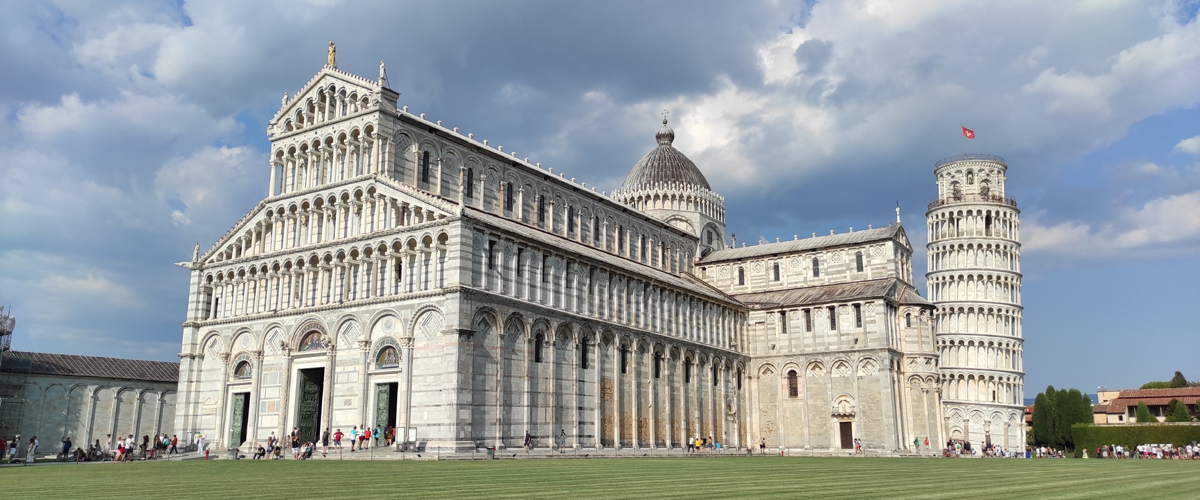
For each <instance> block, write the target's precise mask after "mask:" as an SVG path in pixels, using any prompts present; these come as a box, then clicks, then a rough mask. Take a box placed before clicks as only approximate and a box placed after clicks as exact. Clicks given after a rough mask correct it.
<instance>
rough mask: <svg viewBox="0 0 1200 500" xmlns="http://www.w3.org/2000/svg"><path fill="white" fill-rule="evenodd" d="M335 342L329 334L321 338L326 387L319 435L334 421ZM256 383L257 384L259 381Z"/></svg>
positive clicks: (322, 397) (323, 390) (323, 393)
mask: <svg viewBox="0 0 1200 500" xmlns="http://www.w3.org/2000/svg"><path fill="white" fill-rule="evenodd" d="M335 335H336V334H335ZM335 342H336V341H335V339H334V338H331V337H329V336H326V337H325V338H323V339H321V343H322V344H324V346H325V380H324V382H323V383H324V384H325V387H323V388H322V391H321V422H320V425H319V427H318V428H317V436H318V437H320V436H321V433H322V432H323V431H326V430H329V428H330V425H331V424H332V423H333V381H334V380H335V379H334V371H335V370H337V344H336V343H335ZM255 384H256V385H257V382H255ZM256 392H257V391H256Z"/></svg>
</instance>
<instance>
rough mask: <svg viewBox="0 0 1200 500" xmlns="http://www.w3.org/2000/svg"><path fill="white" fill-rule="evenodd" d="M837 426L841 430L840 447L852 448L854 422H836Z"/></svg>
mask: <svg viewBox="0 0 1200 500" xmlns="http://www.w3.org/2000/svg"><path fill="white" fill-rule="evenodd" d="M838 427H839V430H841V431H842V449H843V450H852V449H854V422H838Z"/></svg>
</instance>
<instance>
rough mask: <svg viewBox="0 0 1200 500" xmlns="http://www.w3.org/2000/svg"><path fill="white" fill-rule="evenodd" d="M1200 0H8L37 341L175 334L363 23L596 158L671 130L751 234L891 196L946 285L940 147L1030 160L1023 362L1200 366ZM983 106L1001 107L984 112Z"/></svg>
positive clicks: (1092, 371) (170, 351) (15, 167)
mask: <svg viewBox="0 0 1200 500" xmlns="http://www.w3.org/2000/svg"><path fill="white" fill-rule="evenodd" d="M1198 10H1200V2H1197V1H1194V0H1193V1H1122V0H1086V1H1070V0H1062V1H1056V2H1045V1H1020V0H1014V1H1005V2H962V1H958V0H944V1H943V0H929V1H918V2H913V1H886V0H858V1H855V0H850V1H843V2H811V1H809V2H803V1H802V2H786V1H767V2H750V1H739V2H706V1H695V0H693V1H687V2H659V1H650V2H646V1H641V2H632V1H631V2H625V1H606V2H591V3H586V4H585V3H582V2H539V1H516V2H467V1H439V2H398V1H383V2H341V1H337V0H312V1H298V0H287V1H282V0H281V1H266V0H264V1H255V2H242V1H238V2H191V1H184V2H174V1H140V0H134V1H121V0H114V1H107V2H74V1H35V0H28V1H27V0H0V12H4V15H3V16H0V43H2V44H3V48H2V49H0V68H4V69H3V71H0V113H2V115H3V120H2V121H0V305H7V306H12V307H13V308H14V309H13V310H14V313H15V314H16V316H17V318H18V319H17V333H16V335H15V336H14V340H13V347H14V348H15V349H20V350H32V351H45V352H56V353H70V354H89V355H101V356H118V357H131V358H144V359H157V360H177V356H176V353H178V351H179V342H180V338H181V332H182V330H181V328H180V326H179V324H180V323H181V322H182V321H183V319H184V313H185V308H186V303H187V288H188V272H187V270H185V269H182V268H180V267H177V266H176V265H175V263H176V262H180V261H187V260H190V258H191V251H192V246H193V245H194V244H195V243H196V242H199V243H200V245H201V247H202V248H208V247H209V246H210V245H211V244H212V243H213V242H214V241H215V239H216V238H218V237H219V236H221V235H222V234H223V233H224V232H225V231H226V230H228V229H229V227H230V226H231V225H232V224H234V223H235V222H236V221H237V220H238V219H240V218H241V216H242V215H243V214H245V213H246V212H247V211H249V210H250V209H251V208H252V207H253V206H254V205H255V204H256V203H257V202H258V201H259V200H261V199H262V198H263V197H265V196H266V193H267V184H268V178H269V175H270V167H269V164H268V162H267V155H268V151H269V147H270V146H269V143H268V141H267V139H266V133H265V131H266V124H267V121H268V120H269V119H270V118H271V116H272V115H273V114H274V113H275V112H276V111H277V110H278V107H279V102H280V98H281V97H282V96H283V94H284V93H285V92H286V93H293V94H294V93H295V92H296V91H297V90H298V89H299V88H300V87H301V86H302V85H304V83H305V82H307V81H308V80H309V78H311V77H312V76H313V75H314V74H315V73H316V72H317V71H318V70H319V69H320V68H321V67H322V65H323V64H324V63H325V56H326V46H327V44H328V43H329V42H330V41H334V42H336V43H337V48H338V66H339V68H341V69H343V70H346V71H350V72H353V73H357V74H360V75H363V76H366V77H369V78H373V77H374V76H375V75H376V74H377V72H378V66H379V62H380V61H384V62H386V64H387V69H388V78H389V82H390V84H391V87H392V88H393V89H395V90H397V91H398V92H400V93H401V96H400V102H399V103H400V105H406V106H408V107H409V109H410V110H411V111H413V112H415V113H426V114H427V116H428V117H429V118H430V119H433V120H442V121H443V122H444V123H445V124H446V126H449V127H460V128H461V129H462V130H463V131H464V132H472V133H474V135H475V137H477V138H480V139H483V138H486V139H489V140H490V143H491V144H496V145H503V146H504V147H505V148H506V149H505V151H517V152H519V153H518V154H519V155H520V156H521V157H529V158H530V160H531V161H536V162H541V163H542V164H543V165H544V166H548V167H552V168H554V169H555V171H556V172H566V176H567V177H576V178H578V179H579V180H581V181H586V182H588V183H589V184H590V185H594V186H597V187H598V188H599V189H601V190H605V191H607V190H611V189H613V188H616V187H618V186H619V185H620V183H621V180H622V179H623V177H624V175H625V174H626V173H627V172H628V171H629V169H630V167H632V166H633V164H634V162H636V161H637V160H638V159H639V158H640V157H641V156H642V155H644V154H645V153H647V152H648V151H649V150H650V149H652V148H653V147H654V146H655V143H654V138H653V136H654V133H655V131H656V130H657V129H658V128H659V125H660V124H659V122H660V121H661V113H662V111H663V110H668V111H669V112H670V115H669V116H670V119H671V123H672V127H673V128H674V129H675V133H676V140H675V143H674V145H675V147H676V148H678V149H679V150H681V151H683V152H684V153H685V154H687V155H688V156H689V157H690V158H691V159H692V160H694V161H695V162H696V163H697V164H698V165H699V166H700V168H701V169H702V170H703V171H704V173H705V175H706V176H707V177H708V180H709V182H710V183H711V184H712V185H713V186H714V189H715V190H716V191H717V192H719V193H720V194H721V195H723V196H724V197H725V202H726V209H727V220H728V227H729V231H730V232H732V233H736V234H737V235H738V239H739V240H740V241H750V242H754V241H762V240H766V241H774V240H775V238H784V239H787V238H791V237H792V236H793V235H797V234H799V235H808V234H810V233H819V234H823V233H825V232H826V231H828V230H831V229H832V230H836V231H837V232H845V231H847V230H848V229H849V228H850V227H858V228H865V227H866V226H867V225H868V224H873V225H884V224H886V223H888V222H889V221H892V220H893V219H894V216H895V215H894V209H895V206H896V204H897V203H899V206H900V207H901V209H902V216H903V223H904V227H905V229H906V231H907V232H908V235H909V237H910V238H911V240H912V241H913V243H914V246H915V247H916V248H914V250H915V252H916V255H915V259H914V260H915V261H916V269H915V271H916V273H917V274H918V277H917V283H916V286H917V287H918V289H920V290H921V291H922V293H923V294H924V290H925V283H924V278H923V275H924V272H925V265H924V262H925V251H924V242H925V240H926V237H925V223H924V209H925V206H926V204H927V203H928V202H929V201H930V200H931V199H933V198H935V197H936V194H937V193H936V189H935V185H934V178H933V165H934V163H935V162H937V161H938V160H939V159H942V158H945V157H949V156H953V155H957V154H961V153H988V154H994V155H999V156H1001V157H1003V158H1005V160H1006V162H1007V164H1008V167H1009V168H1008V193H1009V194H1011V195H1013V196H1015V197H1016V198H1017V201H1018V204H1019V207H1020V209H1021V222H1022V225H1021V229H1022V243H1023V245H1024V247H1023V252H1022V270H1023V273H1024V278H1023V285H1024V287H1023V298H1024V307H1025V312H1024V333H1025V339H1026V340H1025V356H1024V360H1025V371H1026V372H1027V375H1026V393H1027V395H1028V396H1032V395H1033V394H1035V393H1036V392H1037V391H1039V390H1041V388H1044V387H1045V386H1046V385H1051V384H1052V385H1054V386H1055V387H1060V388H1061V387H1077V388H1080V389H1082V390H1086V391H1089V392H1091V391H1094V390H1095V388H1097V387H1100V386H1105V387H1109V388H1135V387H1137V386H1139V385H1141V384H1142V383H1143V382H1146V381H1150V380H1167V379H1169V378H1170V377H1171V375H1172V374H1173V373H1174V371H1175V370H1181V371H1183V373H1184V374H1185V375H1186V376H1188V377H1189V378H1190V379H1193V380H1196V379H1200V357H1198V356H1197V354H1196V353H1197V352H1198V349H1197V348H1198V347H1200V327H1198V326H1197V323H1196V321H1195V319H1194V317H1195V313H1196V311H1197V309H1198V307H1197V303H1198V302H1200V291H1198V290H1197V286H1196V283H1197V281H1198V278H1200V263H1198V262H1200V260H1198V258H1200V106H1198V105H1200V22H1198V21H1197V11H1198ZM960 124H962V125H965V126H967V127H968V128H971V129H973V130H974V131H975V133H976V139H974V140H966V139H963V138H961V137H960V128H959V127H960Z"/></svg>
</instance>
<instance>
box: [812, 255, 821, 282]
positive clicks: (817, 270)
mask: <svg viewBox="0 0 1200 500" xmlns="http://www.w3.org/2000/svg"><path fill="white" fill-rule="evenodd" d="M812 264H813V277H814V278H819V277H820V276H821V262H820V261H818V260H817V258H816V257H813V263H812Z"/></svg>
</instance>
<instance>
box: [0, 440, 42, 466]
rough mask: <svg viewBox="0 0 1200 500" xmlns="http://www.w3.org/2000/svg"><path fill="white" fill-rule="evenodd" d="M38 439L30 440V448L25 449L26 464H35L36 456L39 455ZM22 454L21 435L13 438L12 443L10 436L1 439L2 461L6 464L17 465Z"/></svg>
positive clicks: (0, 458) (0, 452)
mask: <svg viewBox="0 0 1200 500" xmlns="http://www.w3.org/2000/svg"><path fill="white" fill-rule="evenodd" d="M37 448H38V438H37V436H33V437H31V438H29V447H28V448H26V449H25V463H33V460H34V456H35V454H36V453H37ZM20 452H21V435H20V434H18V435H16V436H13V438H12V441H9V440H8V436H4V437H3V438H0V460H2V461H3V462H4V463H8V464H15V463H17V462H19V461H20V460H21V459H20V458H18V455H20Z"/></svg>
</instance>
